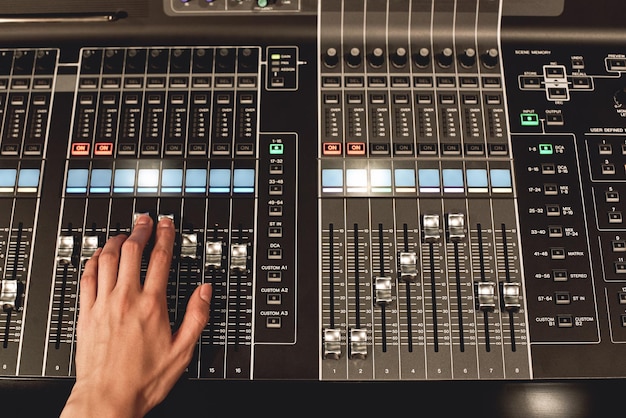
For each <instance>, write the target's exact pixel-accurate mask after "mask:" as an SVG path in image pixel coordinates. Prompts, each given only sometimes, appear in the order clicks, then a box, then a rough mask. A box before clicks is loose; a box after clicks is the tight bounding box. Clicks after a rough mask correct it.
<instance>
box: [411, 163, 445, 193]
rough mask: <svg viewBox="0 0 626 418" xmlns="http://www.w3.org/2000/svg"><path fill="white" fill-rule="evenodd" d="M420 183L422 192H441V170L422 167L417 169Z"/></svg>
mask: <svg viewBox="0 0 626 418" xmlns="http://www.w3.org/2000/svg"><path fill="white" fill-rule="evenodd" d="M417 175H418V183H419V188H420V192H422V193H439V192H440V190H441V189H440V185H441V183H440V180H439V170H438V169H436V168H420V169H419V170H417Z"/></svg>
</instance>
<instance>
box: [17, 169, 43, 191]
mask: <svg viewBox="0 0 626 418" xmlns="http://www.w3.org/2000/svg"><path fill="white" fill-rule="evenodd" d="M40 174H41V170H40V169H38V168H22V169H20V171H19V174H18V176H17V191H18V192H20V193H36V192H37V190H38V189H39V175H40Z"/></svg>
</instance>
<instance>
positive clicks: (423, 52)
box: [413, 48, 430, 68]
mask: <svg viewBox="0 0 626 418" xmlns="http://www.w3.org/2000/svg"><path fill="white" fill-rule="evenodd" d="M413 61H414V62H415V65H417V66H418V67H419V68H426V67H428V65H429V64H430V50H429V49H428V48H420V50H419V51H418V52H417V54H415V56H414V57H413Z"/></svg>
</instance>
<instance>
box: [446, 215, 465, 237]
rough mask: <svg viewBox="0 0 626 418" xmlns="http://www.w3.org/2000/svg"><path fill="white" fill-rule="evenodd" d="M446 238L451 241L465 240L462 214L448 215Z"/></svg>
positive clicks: (463, 216)
mask: <svg viewBox="0 0 626 418" xmlns="http://www.w3.org/2000/svg"><path fill="white" fill-rule="evenodd" d="M448 236H449V237H450V240H452V241H459V240H461V239H463V238H465V215H463V214H462V213H449V214H448Z"/></svg>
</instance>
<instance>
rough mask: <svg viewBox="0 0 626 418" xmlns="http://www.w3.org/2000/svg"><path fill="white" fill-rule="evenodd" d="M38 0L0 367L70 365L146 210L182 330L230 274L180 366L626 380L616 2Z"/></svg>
mask: <svg viewBox="0 0 626 418" xmlns="http://www.w3.org/2000/svg"><path fill="white" fill-rule="evenodd" d="M30 3H33V2H25V4H24V7H23V9H24V10H20V11H19V13H16V12H15V11H14V10H3V9H7V7H9V6H0V14H1V18H0V19H1V21H2V23H0V40H1V42H0V303H1V305H2V311H1V313H0V374H1V375H2V377H3V379H8V380H11V379H12V378H27V379H37V378H49V379H53V380H57V379H58V380H70V381H71V378H72V377H73V376H74V375H75V367H74V363H73V358H74V353H75V347H76V323H77V320H78V317H79V311H80V306H79V301H78V296H77V295H78V289H79V286H80V276H81V273H82V271H83V268H84V265H85V262H86V261H87V260H89V258H90V257H91V256H92V255H93V254H94V251H95V250H96V249H97V248H98V247H100V246H102V245H103V244H104V242H105V241H106V239H107V237H109V236H112V235H116V234H122V233H123V234H128V233H130V231H131V230H132V228H133V222H134V220H135V219H136V217H137V216H138V215H140V214H143V213H147V214H149V215H150V216H151V217H152V218H153V219H154V220H155V221H156V220H158V219H160V218H162V217H169V218H171V219H172V220H173V222H174V224H175V227H176V232H177V234H176V236H177V238H176V244H175V254H174V258H173V260H172V264H171V269H170V274H169V282H168V299H167V302H168V312H169V315H170V321H171V324H172V327H173V328H176V327H177V326H178V324H179V322H180V319H181V318H182V315H183V314H184V311H185V306H186V301H187V298H188V297H189V296H190V294H191V292H192V291H193V289H195V287H196V286H197V285H198V284H200V283H205V282H206V283H212V285H213V300H212V315H211V319H210V322H209V323H208V324H207V326H206V328H205V329H204V331H203V332H202V335H201V337H200V339H199V341H198V343H197V346H196V350H195V354H194V357H193V360H192V362H191V364H190V366H189V368H188V369H187V371H186V372H185V377H186V378H188V379H189V380H192V381H201V380H310V381H311V380H312V381H383V380H390V381H399V380H403V381H404V380H415V381H420V380H422V381H424V380H516V381H519V380H522V381H535V380H544V379H566V378H589V377H591V378H622V377H626V363H624V362H618V361H608V359H611V358H613V359H617V358H622V357H623V356H624V354H626V219H625V218H624V217H625V216H626V210H625V206H624V199H626V169H625V167H626V131H625V128H624V127H625V126H626V110H625V109H626V108H625V107H624V106H625V105H626V75H625V74H624V73H626V45H624V43H623V39H624V37H625V36H626V32H625V31H624V29H623V27H622V26H621V22H619V21H618V20H619V19H617V17H616V16H618V15H620V13H618V12H616V11H615V10H614V9H615V8H622V9H623V7H624V6H623V5H621V4H619V5H618V4H616V3H617V2H613V3H614V4H612V5H611V7H608V5H607V6H606V7H605V8H603V5H604V3H605V2H600V3H601V4H600V5H599V6H598V8H597V9H596V13H594V14H593V15H592V16H586V20H585V23H584V24H583V23H580V19H579V14H580V13H581V10H583V9H584V7H586V6H582V5H581V4H582V2H580V1H573V0H572V1H571V2H567V4H565V3H564V2H562V1H549V2H542V3H541V4H540V5H538V6H536V7H533V8H532V10H531V9H530V8H529V7H528V2H521V1H510V0H444V1H439V0H437V1H433V0H383V1H379V0H376V1H372V0H367V1H366V0H318V1H316V0H274V1H248V0H243V1H242V0H239V1H234V0H215V1H200V0H188V1H180V0H163V1H162V2H147V1H141V0H139V1H135V2H120V1H118V2H117V3H119V4H117V3H116V2H115V1H114V2H107V3H106V4H104V2H90V3H89V4H86V5H84V7H85V10H81V11H80V13H76V14H73V10H68V7H69V6H64V3H66V2H56V3H55V4H54V5H48V6H47V8H46V9H43V10H40V9H37V8H36V7H33V6H31V5H30ZM100 3H103V4H100ZM148 3H150V4H148ZM579 3H580V4H579ZM525 5H526V6H525ZM31 7H32V8H31ZM591 33H594V34H595V36H589V34H591ZM79 34H80V35H79ZM620 41H621V43H620ZM149 251H150V248H147V249H146V254H145V257H144V262H143V264H142V274H145V270H146V267H147V261H148V254H149ZM63 378H66V379H63Z"/></svg>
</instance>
